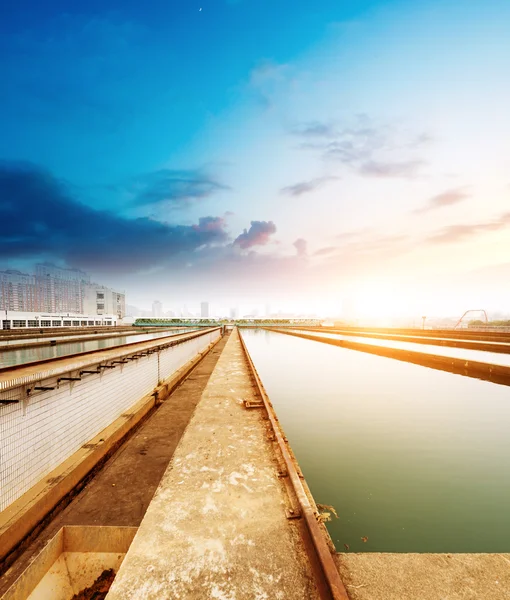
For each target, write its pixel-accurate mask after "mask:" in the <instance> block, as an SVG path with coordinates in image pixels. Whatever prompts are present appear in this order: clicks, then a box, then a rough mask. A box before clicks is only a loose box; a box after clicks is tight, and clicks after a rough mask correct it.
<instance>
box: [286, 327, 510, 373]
mask: <svg viewBox="0 0 510 600" xmlns="http://www.w3.org/2000/svg"><path fill="white" fill-rule="evenodd" d="M293 331H295V332H296V333H298V332H299V333H304V334H307V335H315V336H317V337H324V338H331V339H334V340H347V341H349V342H359V343H361V344H370V345H372V346H384V347H385V348H399V349H401V350H412V351H413V352H421V353H422V354H436V355H437V356H450V357H452V358H461V359H464V360H475V361H478V362H485V363H490V364H492V365H503V366H505V367H510V354H499V353H498V352H487V351H486V350H467V349H466V348H450V347H448V346H431V345H428V344H419V343H414V342H399V341H398V340H383V339H377V338H365V337H357V336H354V335H344V334H341V333H326V332H322V331H317V332H315V331H314V332H311V331H305V330H303V331H301V330H298V329H294V330H293ZM505 345H508V344H505Z"/></svg>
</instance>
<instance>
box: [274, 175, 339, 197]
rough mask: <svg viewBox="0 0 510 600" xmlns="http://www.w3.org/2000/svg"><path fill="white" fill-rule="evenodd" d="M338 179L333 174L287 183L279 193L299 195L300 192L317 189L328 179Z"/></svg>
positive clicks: (304, 192)
mask: <svg viewBox="0 0 510 600" xmlns="http://www.w3.org/2000/svg"><path fill="white" fill-rule="evenodd" d="M338 179H340V178H339V177H333V176H325V177H316V178H315V179H311V180H310V181H302V182H300V183H295V184H294V185H288V186H286V187H284V188H282V189H281V190H280V193H281V194H286V195H288V196H301V194H307V193H308V192H313V191H314V190H317V189H319V188H320V187H322V186H324V185H325V184H326V183H328V182H329V181H336V180H338Z"/></svg>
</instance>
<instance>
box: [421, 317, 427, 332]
mask: <svg viewBox="0 0 510 600" xmlns="http://www.w3.org/2000/svg"><path fill="white" fill-rule="evenodd" d="M426 318H427V317H422V318H421V320H422V324H421V328H422V329H425V319H426Z"/></svg>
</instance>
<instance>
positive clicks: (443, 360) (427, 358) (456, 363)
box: [274, 329, 510, 385]
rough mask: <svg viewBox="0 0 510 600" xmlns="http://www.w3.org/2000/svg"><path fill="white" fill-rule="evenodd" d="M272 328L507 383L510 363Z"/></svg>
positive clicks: (286, 333)
mask: <svg viewBox="0 0 510 600" xmlns="http://www.w3.org/2000/svg"><path fill="white" fill-rule="evenodd" d="M274 331H276V332H277V333H283V334H285V335H293V336H295V337H299V338H303V339H305V340H312V341H314V342H321V343H323V344H329V345H330V346H339V347H340V348H345V349H347V350H358V351H360V352H365V353H366V354H375V355H377V356H383V357H386V358H394V359H396V360H401V361H403V362H409V363H413V364H415V365H421V366H423V367H430V368H432V369H436V370H438V371H447V372H448V373H454V374H456V375H463V376H465V377H473V378H475V379H483V380H484V381H492V383H499V384H501V385H510V367H506V366H504V365H493V364H491V363H484V362H479V361H475V360H465V359H462V358H453V357H451V356H441V355H438V354H427V353H423V352H419V351H417V350H416V351H415V350H402V349H400V348H391V347H386V346H374V345H371V344H364V343H360V342H351V341H348V340H337V339H333V338H325V337H320V336H316V335H308V334H306V333H297V332H295V331H288V330H284V329H274Z"/></svg>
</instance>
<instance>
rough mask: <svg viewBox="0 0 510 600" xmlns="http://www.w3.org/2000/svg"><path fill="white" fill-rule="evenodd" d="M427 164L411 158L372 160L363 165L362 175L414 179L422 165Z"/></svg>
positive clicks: (360, 170)
mask: <svg viewBox="0 0 510 600" xmlns="http://www.w3.org/2000/svg"><path fill="white" fill-rule="evenodd" d="M424 164H425V162H424V161H422V160H410V161H407V162H377V161H370V162H367V163H364V164H362V165H361V167H360V169H359V172H360V174H361V175H366V176H369V177H382V178H386V177H403V178H405V179H412V178H413V177H416V176H417V175H418V171H419V169H420V167H422V166H423V165H424Z"/></svg>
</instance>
